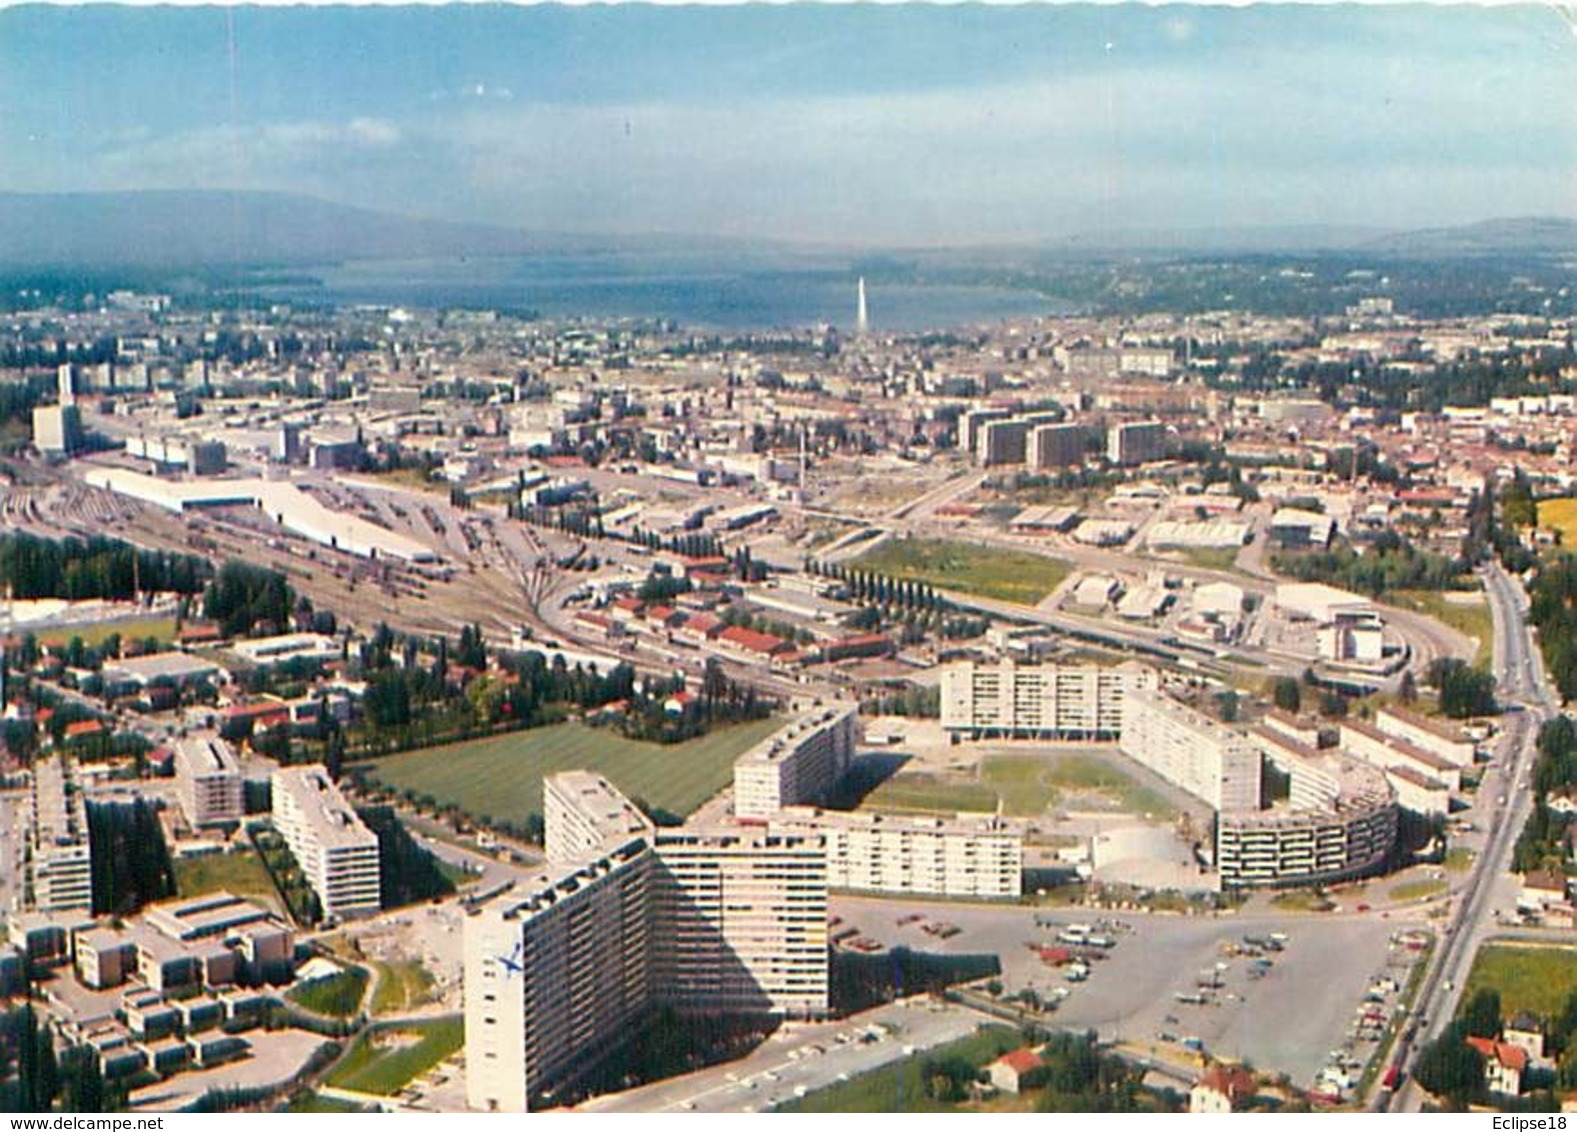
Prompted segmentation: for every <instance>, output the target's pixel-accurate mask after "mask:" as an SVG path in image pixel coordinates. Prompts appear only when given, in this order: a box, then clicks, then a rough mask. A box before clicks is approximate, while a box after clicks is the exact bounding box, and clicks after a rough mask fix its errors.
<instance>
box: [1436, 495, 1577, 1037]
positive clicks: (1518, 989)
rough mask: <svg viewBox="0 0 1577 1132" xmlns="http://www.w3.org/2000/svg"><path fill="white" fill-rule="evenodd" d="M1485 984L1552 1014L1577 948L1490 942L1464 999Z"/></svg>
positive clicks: (1574, 972) (1512, 1003) (1560, 1002)
mask: <svg viewBox="0 0 1577 1132" xmlns="http://www.w3.org/2000/svg"><path fill="white" fill-rule="evenodd" d="M1541 509H1542V505H1541ZM1485 987H1490V988H1493V989H1495V990H1497V991H1499V992H1500V1011H1501V1013H1502V1014H1503V1015H1505V1016H1506V1017H1510V1016H1511V1015H1513V1014H1516V1013H1517V1012H1518V1011H1521V1010H1526V1011H1528V1012H1529V1013H1531V1014H1535V1015H1537V1016H1539V1017H1541V1018H1550V1017H1553V1016H1554V1015H1556V1014H1558V1013H1559V1012H1560V1009H1561V1007H1562V1006H1564V1005H1565V1004H1566V999H1567V996H1569V995H1570V994H1572V992H1574V991H1577V948H1571V947H1554V946H1551V947H1513V946H1510V945H1508V944H1501V943H1491V944H1487V945H1485V946H1484V947H1483V948H1481V949H1480V950H1479V953H1478V955H1477V956H1476V957H1475V958H1474V960H1473V970H1472V971H1470V972H1468V977H1467V985H1466V986H1465V987H1463V988H1462V1001H1463V1002H1469V1001H1471V1000H1472V998H1473V995H1474V994H1476V993H1477V992H1478V991H1479V990H1481V989H1483V988H1485Z"/></svg>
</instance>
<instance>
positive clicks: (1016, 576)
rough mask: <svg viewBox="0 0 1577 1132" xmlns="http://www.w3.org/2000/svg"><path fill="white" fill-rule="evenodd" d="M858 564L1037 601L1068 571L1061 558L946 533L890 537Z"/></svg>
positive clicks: (949, 587)
mask: <svg viewBox="0 0 1577 1132" xmlns="http://www.w3.org/2000/svg"><path fill="white" fill-rule="evenodd" d="M850 565H851V566H852V567H853V568H854V569H856V570H870V571H873V572H875V573H878V574H885V575H887V576H888V577H890V578H902V579H906V580H913V581H916V582H924V583H926V584H927V585H931V586H935V587H936V588H937V589H945V590H957V591H959V592H960V593H966V594H974V595H976V596H977V597H988V598H993V599H995V600H997V601H1011V602H1017V603H1018V604H1020V605H1036V604H1038V603H1039V602H1040V601H1042V600H1044V599H1045V597H1046V595H1048V594H1049V593H1051V591H1052V590H1054V589H1056V588H1057V586H1058V585H1060V584H1061V583H1062V580H1063V579H1064V578H1066V577H1067V576H1068V569H1069V567H1068V564H1067V563H1066V562H1064V561H1062V560H1061V559H1059V558H1047V557H1045V556H1043V555H1039V554H1028V553H1025V552H1024V551H1021V550H1003V549H1000V548H998V547H994V546H978V545H976V544H974V543H967V542H950V541H947V540H944V539H890V540H888V541H887V542H884V543H883V544H882V545H881V546H878V547H877V548H876V549H874V550H869V551H867V552H866V553H864V554H862V555H860V556H859V557H858V558H856V559H854V560H853V561H852V562H851V563H850Z"/></svg>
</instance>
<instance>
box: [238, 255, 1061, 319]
mask: <svg viewBox="0 0 1577 1132" xmlns="http://www.w3.org/2000/svg"><path fill="white" fill-rule="evenodd" d="M312 274H313V275H314V276H315V277H316V278H317V279H318V280H320V282H321V286H318V287H299V286H291V287H282V286H265V287H263V288H261V290H262V291H263V293H265V294H268V295H271V296H274V297H277V298H281V299H299V300H302V301H314V302H327V303H332V304H334V305H338V306H346V305H354V304H377V305H393V306H406V307H413V308H422V309H449V308H457V307H458V308H466V309H475V310H487V309H492V310H499V311H501V312H523V311H534V312H536V313H537V314H539V315H541V316H543V317H547V318H573V317H584V318H592V319H617V318H643V319H659V318H661V319H672V320H674V321H676V322H678V323H679V324H681V325H683V326H687V327H695V328H701V329H715V330H727V331H747V330H771V329H791V328H792V329H800V328H808V327H814V326H817V325H820V324H824V323H825V324H830V325H833V326H836V327H838V328H840V329H842V330H850V329H852V328H853V326H854V317H855V285H856V284H855V277H854V275H853V274H852V273H851V272H850V271H848V270H829V269H826V268H798V267H766V266H759V267H758V266H742V267H741V266H729V265H727V264H724V263H720V262H717V261H696V260H680V259H675V258H658V257H636V256H588V257H578V256H542V257H530V258H508V259H503V258H501V259H452V260H419V261H375V262H374V261H368V262H352V263H346V264H342V265H337V266H333V267H327V268H317V269H314V270H313V273H312ZM866 296H867V307H868V309H869V311H870V323H871V328H872V329H873V330H877V331H881V330H891V331H923V330H948V329H956V328H960V327H966V326H974V325H980V324H987V323H994V322H999V321H1001V320H1003V319H1009V318H1026V317H1031V316H1034V315H1049V314H1060V313H1066V307H1065V306H1063V305H1062V304H1059V303H1057V302H1056V301H1055V300H1052V299H1048V298H1046V297H1045V296H1042V295H1037V294H1034V293H1032V292H1028V291H1019V290H1013V289H1010V288H1006V287H991V286H967V285H959V284H953V283H929V282H883V281H881V280H880V279H872V280H868V281H867V283H866Z"/></svg>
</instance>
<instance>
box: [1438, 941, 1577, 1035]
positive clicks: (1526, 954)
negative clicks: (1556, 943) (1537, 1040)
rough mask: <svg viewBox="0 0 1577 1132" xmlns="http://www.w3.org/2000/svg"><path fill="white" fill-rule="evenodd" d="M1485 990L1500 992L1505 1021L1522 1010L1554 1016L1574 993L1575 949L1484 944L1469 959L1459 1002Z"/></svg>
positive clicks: (1576, 981)
mask: <svg viewBox="0 0 1577 1132" xmlns="http://www.w3.org/2000/svg"><path fill="white" fill-rule="evenodd" d="M1485 987H1493V988H1494V989H1495V990H1498V991H1499V992H1500V1012H1501V1014H1503V1015H1504V1016H1506V1017H1508V1018H1509V1017H1511V1016H1512V1015H1513V1014H1516V1013H1518V1012H1519V1011H1522V1010H1526V1011H1528V1012H1529V1013H1530V1014H1535V1015H1537V1016H1539V1017H1541V1018H1551V1017H1554V1016H1555V1015H1556V1014H1558V1013H1559V1012H1560V1010H1561V1008H1562V1007H1563V1006H1564V1005H1565V1004H1566V999H1567V996H1568V995H1570V994H1572V993H1573V992H1574V991H1577V949H1574V948H1570V947H1513V946H1510V945H1508V944H1501V943H1491V944H1486V945H1485V946H1484V947H1482V948H1480V949H1479V953H1478V954H1477V955H1476V956H1474V958H1473V969H1472V970H1471V971H1469V972H1468V977H1467V984H1466V986H1464V987H1463V988H1462V1001H1463V1002H1470V1001H1472V998H1473V996H1474V994H1476V993H1477V992H1478V991H1479V990H1481V989H1483V988H1485Z"/></svg>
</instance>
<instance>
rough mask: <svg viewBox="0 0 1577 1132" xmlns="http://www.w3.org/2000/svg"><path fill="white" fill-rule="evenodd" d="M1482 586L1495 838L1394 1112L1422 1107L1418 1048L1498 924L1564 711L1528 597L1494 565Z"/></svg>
mask: <svg viewBox="0 0 1577 1132" xmlns="http://www.w3.org/2000/svg"><path fill="white" fill-rule="evenodd" d="M1484 589H1485V592H1486V593H1487V594H1488V595H1489V601H1490V611H1491V614H1492V616H1493V618H1494V624H1495V648H1494V669H1495V679H1496V682H1497V690H1498V695H1499V697H1500V701H1501V703H1502V705H1503V707H1504V708H1505V715H1504V716H1503V717H1502V718H1503V720H1504V722H1505V728H1504V731H1503V732H1502V735H1501V740H1500V744H1499V750H1498V752H1497V754H1496V757H1495V759H1494V762H1493V763H1492V765H1491V766H1490V768H1489V769H1488V770H1486V771H1485V773H1484V777H1483V780H1482V782H1481V783H1480V785H1479V789H1478V796H1479V797H1480V798H1483V799H1486V800H1490V802H1489V808H1488V809H1487V811H1486V812H1487V814H1488V821H1487V826H1488V829H1489V836H1488V839H1487V841H1486V843H1485V846H1484V849H1483V851H1482V852H1481V853H1480V854H1479V855H1478V857H1477V859H1476V860H1475V861H1474V864H1473V870H1472V872H1471V873H1470V875H1469V879H1468V882H1467V884H1466V885H1465V886H1464V888H1463V890H1462V894H1461V897H1460V898H1459V900H1458V901H1457V903H1456V905H1455V909H1454V912H1453V914H1452V917H1451V919H1450V920H1449V921H1448V922H1447V924H1446V927H1445V931H1444V935H1443V942H1442V944H1441V946H1440V947H1439V948H1438V950H1437V952H1436V954H1435V956H1434V958H1433V961H1432V963H1431V965H1430V969H1429V971H1428V972H1427V973H1426V974H1425V976H1424V981H1423V984H1422V986H1421V987H1420V988H1419V992H1418V998H1417V1000H1416V1002H1415V1003H1414V1006H1413V1016H1414V1018H1415V1020H1416V1022H1417V1036H1416V1038H1415V1039H1414V1041H1413V1042H1412V1043H1403V1044H1402V1045H1401V1046H1399V1047H1398V1049H1397V1052H1396V1055H1395V1059H1394V1060H1397V1061H1401V1062H1402V1063H1403V1064H1404V1065H1405V1067H1406V1069H1407V1071H1408V1081H1407V1084H1406V1085H1405V1086H1404V1087H1403V1088H1402V1089H1401V1090H1399V1091H1398V1092H1397V1093H1396V1095H1395V1096H1393V1097H1391V1098H1390V1101H1389V1104H1388V1105H1387V1106H1386V1107H1387V1108H1388V1109H1389V1110H1390V1111H1393V1112H1417V1111H1419V1109H1420V1108H1421V1107H1422V1105H1423V1103H1424V1100H1425V1096H1424V1092H1423V1090H1422V1089H1420V1088H1419V1087H1418V1086H1417V1085H1416V1083H1414V1082H1413V1080H1412V1069H1413V1065H1414V1062H1415V1060H1416V1058H1417V1054H1418V1050H1419V1048H1420V1047H1422V1046H1423V1045H1424V1044H1426V1043H1427V1042H1428V1041H1430V1040H1431V1039H1433V1038H1434V1037H1436V1036H1437V1035H1438V1034H1439V1033H1440V1031H1441V1029H1442V1028H1444V1026H1445V1024H1446V1023H1447V1022H1449V1021H1450V1020H1451V1017H1452V1016H1453V1015H1454V1014H1455V1012H1456V1009H1457V1003H1458V1000H1459V999H1460V998H1461V995H1462V986H1463V984H1464V983H1465V982H1466V981H1467V974H1468V971H1469V970H1470V969H1471V967H1472V964H1473V957H1474V956H1475V955H1476V954H1477V953H1478V949H1479V945H1480V944H1482V943H1483V942H1484V940H1485V938H1487V937H1488V936H1489V935H1490V934H1491V933H1492V932H1494V931H1495V930H1496V924H1495V907H1496V904H1497V897H1496V893H1497V890H1501V889H1503V888H1504V886H1505V877H1506V874H1507V873H1508V872H1509V871H1510V868H1511V855H1512V851H1513V849H1514V848H1515V846H1516V842H1517V837H1518V835H1519V834H1520V833H1521V831H1522V827H1523V825H1524V824H1526V822H1527V819H1528V813H1529V811H1530V810H1531V809H1532V807H1533V792H1532V789H1531V788H1530V787H1529V785H1528V784H1527V782H1526V779H1527V776H1528V775H1529V773H1530V772H1531V770H1532V767H1533V762H1534V759H1535V758H1536V757H1537V750H1536V743H1537V740H1538V733H1539V728H1540V726H1541V725H1543V724H1544V722H1545V721H1547V720H1549V719H1551V718H1552V717H1554V716H1555V715H1556V714H1557V713H1558V712H1559V710H1560V707H1559V704H1558V703H1557V701H1556V699H1555V697H1554V695H1553V694H1552V693H1551V692H1550V688H1549V683H1548V681H1547V680H1546V679H1545V676H1544V667H1543V661H1542V659H1541V658H1540V656H1539V653H1538V649H1537V648H1536V647H1535V646H1534V642H1533V639H1532V635H1531V633H1530V631H1529V627H1528V623H1527V605H1528V599H1527V595H1526V594H1525V593H1524V592H1523V590H1522V587H1521V586H1520V585H1518V584H1517V583H1516V582H1515V581H1513V580H1512V579H1511V578H1510V577H1509V576H1508V575H1507V574H1506V572H1505V571H1504V570H1502V569H1501V568H1500V566H1499V564H1498V563H1496V564H1493V565H1491V566H1489V567H1487V568H1486V569H1485V570H1484ZM1382 1096H1383V1094H1382Z"/></svg>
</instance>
